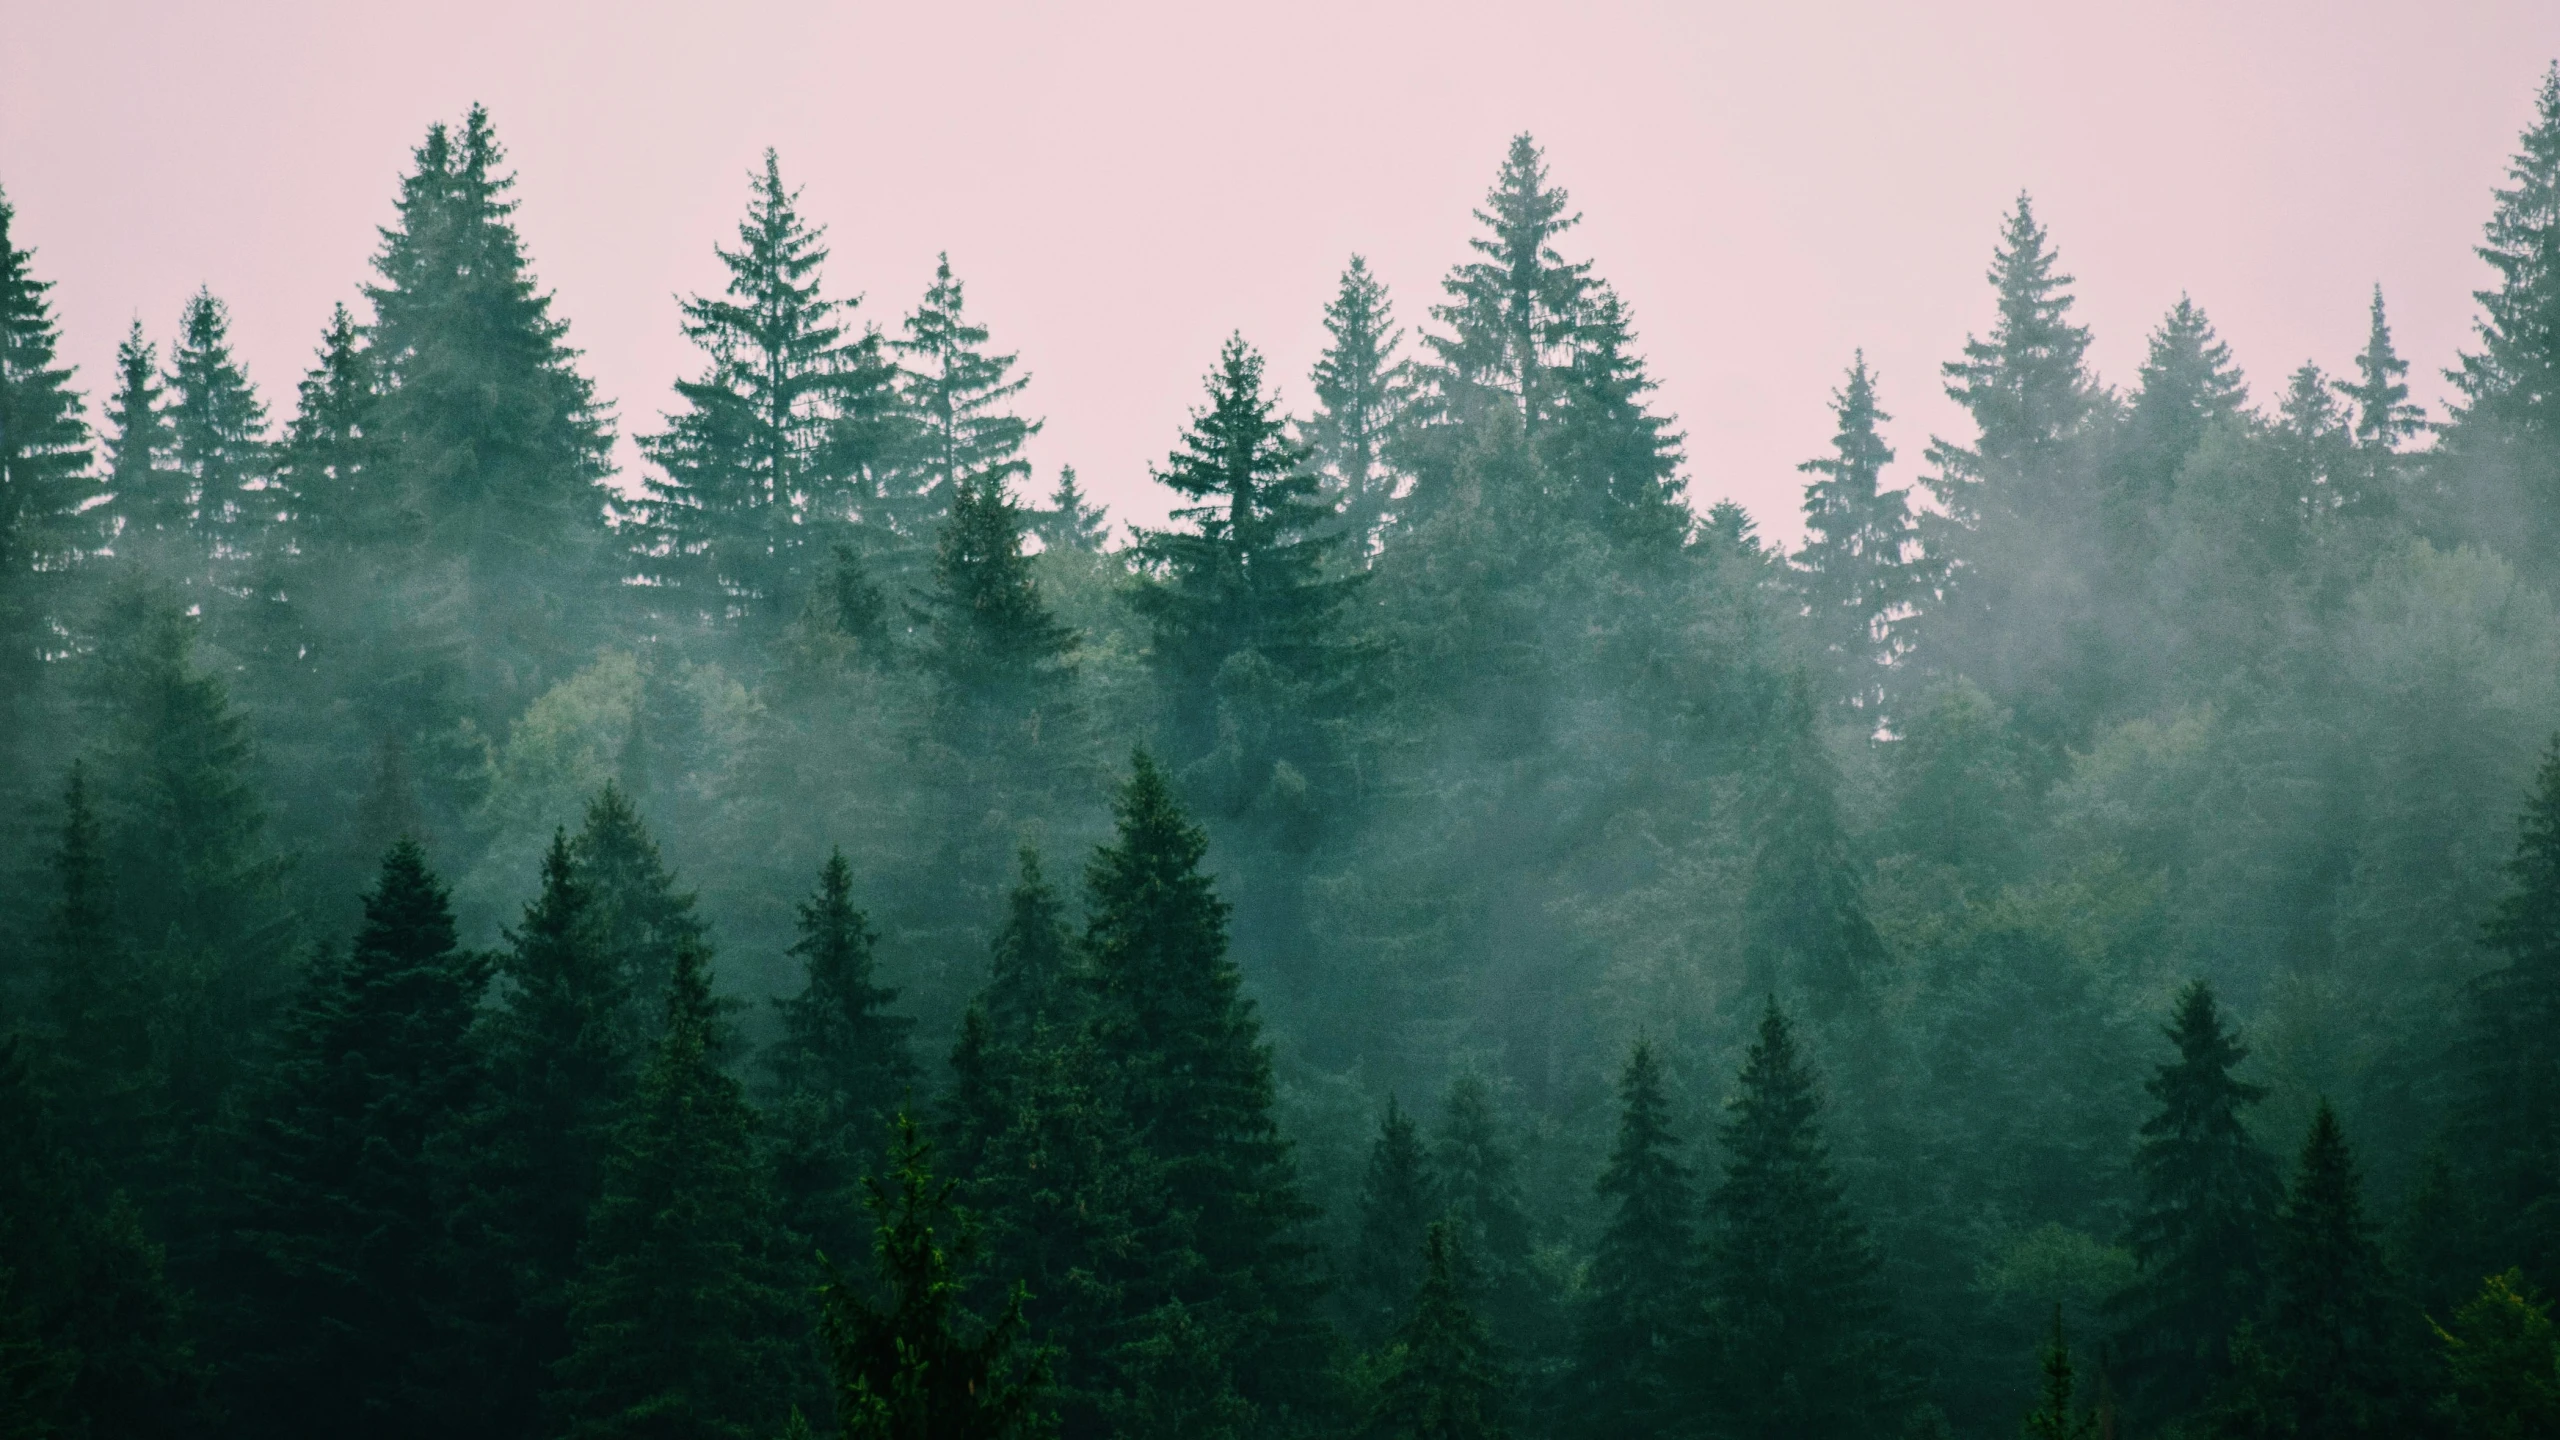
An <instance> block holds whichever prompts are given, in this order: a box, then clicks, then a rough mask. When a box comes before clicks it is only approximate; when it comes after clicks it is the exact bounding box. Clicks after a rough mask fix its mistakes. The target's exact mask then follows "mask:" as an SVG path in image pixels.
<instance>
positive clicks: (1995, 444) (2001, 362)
mask: <svg viewBox="0 0 2560 1440" xmlns="http://www.w3.org/2000/svg"><path fill="white" fill-rule="evenodd" d="M1990 279H1991V284H1992V287H1993V289H1994V290H1995V291H1996V292H1997V295H1998V304H1999V318H1998V319H1997V320H1995V321H1994V322H1993V323H1992V327H1991V334H1990V336H1989V338H1987V339H1973V338H1968V339H1967V340H1966V341H1965V346H1964V358H1963V359H1961V360H1951V361H1949V362H1947V364H1946V365H1945V366H1944V367H1943V368H1944V370H1945V372H1946V380H1947V395H1948V397H1949V398H1951V399H1953V400H1954V401H1955V402H1956V403H1957V404H1959V405H1962V406H1963V407H1964V408H1965V409H1966V411H1967V412H1969V413H1970V414H1971V415H1972V417H1973V421H1974V424H1975V426H1976V427H1977V428H1978V430H1979V438H1978V439H1977V440H1976V441H1975V443H1974V444H1973V445H1971V446H1960V445H1957V444H1955V443H1953V442H1952V441H1947V440H1932V441H1930V443H1929V461H1930V463H1931V464H1933V465H1935V466H1936V467H1937V469H1938V473H1937V474H1936V475H1933V476H1931V477H1930V478H1929V481H1928V484H1929V488H1930V490H1931V491H1932V492H1933V493H1935V494H1936V496H1937V498H1938V502H1939V504H1940V505H1942V506H1943V507H1945V510H1946V514H1947V518H1948V522H1949V523H1950V524H1951V525H1952V526H1955V527H1958V528H1960V529H1975V528H1978V527H1979V526H1980V525H1981V523H1982V522H1983V520H1984V518H1985V517H1986V516H1990V515H1994V514H2000V513H2006V512H2010V511H2014V510H2017V509H2020V508H2030V509H2032V508H2034V507H2035V505H2036V504H2037V500H2036V497H2034V496H2033V495H2031V494H2029V493H2025V492H2026V491H2027V490H2028V487H2031V486H2032V485H2034V484H2035V483H2036V482H2038V481H2046V482H2050V481H2051V480H2052V479H2053V478H2054V477H2053V474H2052V471H2053V468H2054V462H2055V460H2056V458H2057V452H2058V450H2059V447H2060V446H2061V444H2062V443H2063V442H2064V441H2065V440H2066V439H2068V438H2069V437H2070V436H2071V435H2072V433H2073V432H2074V431H2076V430H2077V429H2078V428H2079V427H2080V425H2081V423H2082V422H2083V421H2085V420H2086V419H2087V418H2088V417H2089V415H2090V414H2091V413H2092V411H2093V409H2094V408H2095V407H2096V404H2097V396H2096V386H2095V382H2094V381H2093V380H2091V378H2090V376H2089V372H2088V367H2087V361H2086V357H2087V355H2088V351H2089V331H2088V329H2087V328H2086V327H2084V326H2079V325H2074V324H2072V323H2071V321H2070V314H2071V303H2072V297H2071V291H2070V285H2071V283H2072V281H2071V277H2070V276H2068V275H2065V274H2063V273H2061V270H2060V260H2059V257H2058V256H2057V255H2056V254H2055V252H2054V249H2053V244H2052V241H2051V239H2050V237H2048V236H2047V234H2046V233H2045V229H2044V227H2043V226H2042V225H2039V224H2038V223H2036V217H2035V207H2034V205H2033V204H2032V202H2030V201H2029V199H2028V198H2027V196H2026V195H2025V194H2024V193H2021V194H2020V195H2019V196H2018V204H2017V207H2016V208H2015V209H2014V210H2012V211H2010V213H2009V221H2008V225H2007V226H2006V228H2005V229H2004V230H2003V231H2002V233H2001V237H2000V245H1999V249H1998V250H1997V251H1996V252H1995V254H1994V255H1993V257H1992V261H1991V275H1990Z"/></svg>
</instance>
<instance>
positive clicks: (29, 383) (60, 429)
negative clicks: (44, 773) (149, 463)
mask: <svg viewBox="0 0 2560 1440" xmlns="http://www.w3.org/2000/svg"><path fill="white" fill-rule="evenodd" d="M16 218H17V212H16V211H15V210H13V209H12V208H11V207H10V205H9V197H8V196H7V195H6V194H4V193H0V733H5V734H7V735H8V736H10V737H12V742H11V743H10V745H9V749H11V750H15V749H17V748H18V746H17V743H16V737H21V736H23V735H25V734H26V733H27V724H28V714H27V711H26V709H25V708H24V707H25V702H26V701H27V700H29V699H31V698H32V697H33V696H34V694H35V677H36V675H37V673H38V672H37V670H36V668H35V667H36V666H37V665H38V663H39V662H40V661H41V660H42V659H43V658H44V656H45V654H46V653H48V652H49V651H50V650H51V649H52V648H53V647H54V645H55V643H56V642H55V640H54V639H53V624H54V622H56V621H57V620H59V619H60V618H62V616H63V613H64V611H65V609H66V608H67V600H68V597H67V595H66V594H65V593H64V590H63V575H64V571H65V568H66V566H67V565H68V563H69V562H70V561H72V560H74V559H76V558H77V557H78V556H79V555H80V554H81V553H82V552H83V551H84V550H86V549H89V548H92V547H93V546H94V545H95V543H96V542H95V539H94V538H93V536H91V535H90V534H89V533H87V524H86V522H85V521H84V520H83V519H82V517H81V510H82V507H83V506H84V505H85V504H86V502H87V501H88V500H89V498H90V496H91V495H92V494H93V493H95V492H94V489H93V482H92V481H91V480H90V479H89V478H88V474H89V455H90V450H89V426H88V423H87V421H86V420H84V419H83V418H82V416H81V404H80V395H79V392H78V391H76V390H73V389H72V388H71V369H70V367H69V366H66V365H63V364H61V363H59V357H58V356H57V354H56V349H55V347H56V346H58V345H59V344H60V343H61V332H60V330H59V329H58V328H57V327H56V325H55V324H54V319H53V305H52V302H51V301H49V300H47V299H46V298H45V292H46V291H48V290H50V289H52V288H53V284H52V282H51V281H47V280H39V279H37V278H36V276H35V269H34V262H35V254H34V252H33V251H31V250H27V249H23V248H21V247H20V246H19V244H18V242H17V239H16V236H15V235H14V233H13V230H12V226H13V225H14V223H15V221H16ZM9 773H11V774H16V773H21V772H19V771H18V770H16V769H15V768H14V766H13V767H12V769H11V770H10V772H9Z"/></svg>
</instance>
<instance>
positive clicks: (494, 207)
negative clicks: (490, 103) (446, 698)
mask: <svg viewBox="0 0 2560 1440" xmlns="http://www.w3.org/2000/svg"><path fill="white" fill-rule="evenodd" d="M414 161H415V168H414V170H413V171H412V173H410V174H409V175H408V176H406V177H404V178H403V179H402V181H401V185H400V197H399V201H398V209H399V215H398V219H397V220H396V221H395V223H394V224H392V225H391V226H389V227H388V228H386V229H385V230H384V232H383V244H382V250H381V252H380V253H379V254H378V255H377V256H376V257H375V259H374V269H375V271H376V272H377V274H378V276H379V279H378V281H377V283H375V284H373V285H370V286H368V287H367V289H366V295H367V297H368V298H369V299H370V300H371V301H372V304H373V312H374V320H373V324H372V326H371V328H370V330H369V332H368V337H367V338H368V341H369V345H368V348H369V349H370V351H371V353H372V356H373V360H374V364H375V365H376V367H377V368H378V371H379V374H380V377H381V405H380V408H379V410H378V411H377V412H376V414H375V422H376V424H375V436H374V438H375V439H377V440H378V441H379V442H380V448H379V450H378V451H377V452H376V453H377V454H378V455H379V456H380V457H382V460H383V463H384V465H385V467H386V468H388V469H389V470H391V471H392V474H390V475H389V476H387V477H386V479H387V480H388V481H389V482H390V483H391V484H393V485H395V486H396V487H397V489H398V491H399V494H400V497H401V503H402V505H403V506H404V507H405V508H406V509H408V510H409V511H411V512H413V513H414V514H415V516H416V521H417V525H418V529H417V532H416V533H417V538H418V546H419V548H418V549H417V550H415V551H414V552H412V553H411V554H410V555H408V556H406V557H404V558H405V559H406V560H407V561H408V562H410V564H411V565H413V566H414V567H415V573H416V575H417V576H418V578H419V580H420V583H432V584H434V585H435V586H437V587H439V590H440V591H441V600H440V602H439V603H441V604H444V605H448V606H450V607H451V608H450V613H451V615H452V617H453V618H452V620H451V622H450V624H449V626H448V627H447V636H448V639H449V643H450V644H451V646H452V647H453V652H454V654H455V656H456V658H457V659H458V661H459V663H460V665H461V667H462V672H463V674H464V676H465V677H466V679H467V682H468V690H467V692H466V693H467V694H468V695H469V696H470V697H471V698H472V699H473V700H474V701H475V702H476V703H477V705H478V706H479V708H480V709H481V710H482V712H483V720H484V725H483V728H484V729H490V730H495V729H496V728H497V725H498V722H499V720H500V719H501V718H503V717H512V716H513V715H514V714H516V713H517V712H518V711H519V710H520V709H521V708H522V706H523V704H524V703H525V702H526V701H528V700H530V699H531V698H532V697H533V696H534V695H535V694H538V693H540V691H541V690H542V689H543V688H545V687H547V686H548V685H549V684H550V683H551V682H552V681H553V680H554V679H556V678H558V676H559V675H560V674H561V673H562V671H563V669H564V667H566V666H567V665H569V664H570V663H571V662H572V661H573V660H575V659H578V658H581V657H583V655H584V654H585V653H586V651H587V649H588V647H589V645H590V644H591V643H592V641H591V635H592V630H591V626H592V624H593V622H594V619H595V617H594V616H593V614H592V613H591V609H590V606H589V601H588V599H587V597H589V596H591V595H595V594H600V593H609V592H608V591H607V589H606V587H603V586H601V585H597V584H594V583H593V582H594V581H597V580H599V579H600V578H601V577H602V576H603V575H604V574H606V573H608V572H607V567H606V560H607V554H606V546H605V541H606V531H605V507H604V500H603V491H602V490H601V489H600V488H599V487H600V486H601V484H602V482H603V481H604V478H605V477H606V475H607V474H608V473H609V470H610V463H609V450H610V444H611V430H610V426H609V424H608V422H607V419H606V417H605V414H604V411H603V409H602V407H601V406H600V405H599V404H598V402H597V401H596V398H595V392H594V389H593V387H592V386H591V385H590V384H589V383H588V381H587V379H586V377H584V376H583V375H581V374H579V373H578V370H577V368H576V363H575V362H576V360H577V354H578V352H577V351H575V350H573V349H571V348H570V347H569V345H568V341H567V330H568V327H567V325H566V324H565V322H563V321H561V320H560V319H558V318H557V317H555V316H554V315H553V314H552V313H551V297H550V296H549V295H547V294H544V293H543V292H542V291H541V290H540V289H539V288H538V287H537V286H536V284H535V282H534V279H533V276H532V274H531V273H530V269H529V267H528V264H527V261H526V257H525V253H524V242H523V240H522V238H521V237H520V236H519V235H518V234H517V233H516V228H515V222H514V213H515V201H513V200H512V199H510V198H509V197H508V191H509V190H511V189H512V188H513V187H514V184H515V179H514V177H513V176H512V175H510V174H508V173H506V170H505V168H504V167H505V163H506V161H505V155H504V152H503V151H502V150H501V149H500V148H499V145H498V139H497V134H496V132H495V130H494V129H493V128H492V127H491V125H490V121H489V113H488V111H486V110H485V109H482V108H481V107H479V106H476V105H475V106H473V107H472V108H471V110H470V112H469V113H468V114H467V115H466V116H465V117H464V119H463V123H462V126H461V128H460V129H459V130H458V131H457V130H454V129H451V128H448V127H447V126H445V125H443V124H441V123H439V124H437V125H434V126H431V127H429V129H428V131H427V138H426V140H425V141H424V143H422V144H421V145H420V146H419V147H418V149H417V150H416V152H415V155H414ZM613 568H614V569H617V570H618V569H619V567H618V566H615V567H613ZM572 577H575V582H576V583H571V581H572ZM434 718H436V719H437V720H438V721H439V722H449V720H450V718H451V717H449V716H443V717H434Z"/></svg>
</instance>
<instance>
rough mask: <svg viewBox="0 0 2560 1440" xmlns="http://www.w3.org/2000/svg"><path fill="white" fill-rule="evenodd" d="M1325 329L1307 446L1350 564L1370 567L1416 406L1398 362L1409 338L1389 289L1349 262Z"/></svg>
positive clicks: (1363, 265) (1357, 260)
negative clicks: (1345, 541)
mask: <svg viewBox="0 0 2560 1440" xmlns="http://www.w3.org/2000/svg"><path fill="white" fill-rule="evenodd" d="M1324 328H1325V334H1326V335H1327V336H1328V337H1329V339H1328V340H1327V342H1326V344H1325V348H1324V353H1323V354H1322V355H1320V356H1318V357H1317V358H1316V365H1315V374H1314V387H1313V388H1314V390H1315V399H1316V412H1315V414H1314V416H1312V417H1311V418H1310V419H1309V420H1308V421H1307V423H1306V426H1305V429H1304V432H1303V438H1304V439H1305V441H1306V446H1307V453H1308V459H1309V462H1310V464H1311V465H1312V466H1313V467H1314V469H1315V472H1316V474H1317V475H1319V476H1321V477H1322V479H1323V486H1324V499H1325V501H1326V503H1327V504H1329V505H1330V506H1331V508H1332V509H1333V511H1334V512H1335V513H1336V514H1338V515H1339V516H1341V517H1342V518H1341V525H1342V530H1343V533H1344V534H1345V535H1347V536H1349V537H1350V546H1349V548H1350V552H1351V554H1352V556H1353V557H1354V558H1355V559H1358V560H1361V561H1366V560H1367V559H1368V557H1369V552H1370V550H1371V549H1372V547H1374V546H1375V544H1376V543H1377V538H1378V532H1379V531H1380V530H1381V529H1383V528H1384V527H1385V525H1386V522H1387V518H1388V512H1389V507H1391V506H1392V505H1393V504H1394V503H1395V498H1396V487H1397V485H1398V484H1399V483H1400V480H1399V477H1398V474H1397V471H1396V468H1395V456H1394V452H1395V449H1396V446H1397V444H1398V441H1399V437H1400V433H1401V431H1402V428H1403V425H1404V421H1405V417H1406V412H1407V411H1408V410H1410V409H1411V408H1412V405H1413V378H1412V374H1411V370H1410V367H1409V366H1408V365H1407V363H1406V362H1405V361H1404V360H1403V359H1401V358H1400V357H1399V356H1398V354H1397V352H1398V351H1399V350H1400V349H1401V348H1402V346H1403V343H1404V332H1403V331H1402V330H1399V329H1397V328H1396V323H1395V307H1394V304H1393V302H1391V301H1390V300H1389V299H1388V297H1387V287H1386V286H1385V285H1384V284H1383V283H1381V282H1380V281H1379V279H1378V277H1377V276H1376V275H1374V274H1372V273H1371V272H1370V270H1369V262H1368V261H1367V260H1365V259H1363V258H1362V257H1360V256H1358V255H1354V256H1352V257H1351V263H1350V264H1349V265H1347V266H1345V267H1344V268H1343V271H1342V280H1341V283H1340V284H1339V286H1338V287H1337V288H1336V289H1335V291H1334V297H1333V299H1332V300H1331V301H1329V302H1327V303H1326V305H1325V307H1324Z"/></svg>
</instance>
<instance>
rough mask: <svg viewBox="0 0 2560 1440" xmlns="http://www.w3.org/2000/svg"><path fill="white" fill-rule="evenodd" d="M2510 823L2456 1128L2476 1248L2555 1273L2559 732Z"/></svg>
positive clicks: (2533, 1276)
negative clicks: (2495, 956)
mask: <svg viewBox="0 0 2560 1440" xmlns="http://www.w3.org/2000/svg"><path fill="white" fill-rule="evenodd" d="M2517 830H2518V835H2517V838H2516V849H2515V854H2514V856H2513V858H2512V859H2510V860H2509V861H2508V862H2507V874H2508V876H2509V877H2510V888H2509V889H2508V892H2507V894H2506V895H2505V897H2504V898H2502V899H2501V900H2499V902H2498V906H2497V909H2496V910H2495V911H2493V912H2492V913H2491V914H2490V916H2489V919H2488V923H2487V924H2486V925H2485V926H2484V927H2483V929H2482V939H2483V940H2484V941H2485V942H2486V943H2487V945H2488V947H2489V948H2490V949H2491V950H2493V951H2496V952H2498V953H2499V954H2501V955H2503V956H2505V959H2506V963H2505V964H2503V965H2500V966H2498V967H2497V968H2495V969H2493V970H2491V971H2489V972H2488V973H2487V974H2485V975H2482V976H2481V977H2479V979H2478V980H2476V981H2474V982H2473V987H2472V993H2471V995H2470V997H2469V1002H2470V1003H2469V1006H2468V1015H2467V1025H2466V1031H2467V1033H2466V1034H2465V1035H2464V1037H2463V1044H2462V1045H2461V1047H2460V1048H2459V1050H2458V1051H2457V1052H2456V1059H2457V1063H2458V1065H2459V1066H2460V1074H2459V1081H2460V1084H2461V1091H2460V1100H2459V1103H2458V1106H2457V1109H2456V1114H2455V1127H2454V1131H2455V1134H2454V1139H2455V1142H2456V1146H2457V1152H2458V1153H2460V1154H2462V1155H2463V1156H2464V1157H2465V1160H2466V1168H2467V1170H2468V1171H2469V1175H2468V1180H2469V1184H2470V1185H2471V1186H2472V1187H2474V1188H2475V1189H2476V1192H2477V1203H2476V1213H2477V1214H2478V1215H2479V1216H2480V1217H2481V1218H2482V1220H2484V1221H2485V1222H2486V1226H2485V1229H2486V1232H2487V1233H2485V1234H2483V1235H2481V1236H2480V1237H2479V1238H2480V1241H2481V1244H2480V1247H2479V1249H2480V1252H2481V1253H2482V1254H2483V1255H2484V1256H2488V1257H2495V1258H2497V1259H2501V1260H2505V1261H2507V1262H2508V1263H2512V1264H2517V1265H2520V1266H2521V1267H2522V1269H2523V1271H2524V1275H2525V1278H2526V1279H2527V1280H2529V1281H2532V1282H2533V1283H2535V1284H2536V1285H2540V1284H2543V1283H2545V1282H2546V1280H2547V1278H2549V1277H2560V1237H2555V1236H2554V1234H2553V1231H2552V1221H2553V1219H2554V1217H2560V737H2556V738H2555V739H2554V740H2553V742H2552V745H2551V749H2550V750H2549V751H2548V752H2547V753H2546V754H2545V756H2544V758H2543V762H2542V767H2541V771H2540V773H2539V774H2538V775H2537V776H2536V777H2535V784H2534V789H2533V792H2532V794H2530V795H2529V796H2527V797H2526V800H2525V805H2524V810H2523V813H2522V815H2521V816H2520V817H2519V819H2518V825H2517Z"/></svg>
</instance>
